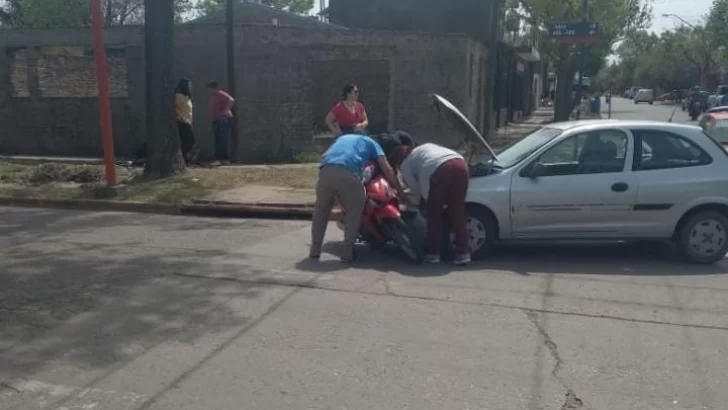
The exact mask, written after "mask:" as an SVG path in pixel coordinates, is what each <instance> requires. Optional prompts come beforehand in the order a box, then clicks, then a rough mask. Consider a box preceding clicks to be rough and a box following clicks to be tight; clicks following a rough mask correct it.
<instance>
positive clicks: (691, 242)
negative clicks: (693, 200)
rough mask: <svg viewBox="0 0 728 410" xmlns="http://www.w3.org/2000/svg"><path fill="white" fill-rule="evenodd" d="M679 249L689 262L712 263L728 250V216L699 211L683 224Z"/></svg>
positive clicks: (678, 236)
mask: <svg viewBox="0 0 728 410" xmlns="http://www.w3.org/2000/svg"><path fill="white" fill-rule="evenodd" d="M676 242H677V250H678V252H680V255H681V256H682V257H683V259H685V260H686V261H688V262H691V263H697V264H706V265H707V264H711V263H715V262H717V261H719V260H722V259H723V258H724V257H725V254H726V252H728V218H726V217H725V216H724V215H723V214H721V213H719V212H715V211H703V212H698V213H696V214H695V215H692V216H690V217H688V219H687V220H686V221H685V222H684V223H683V224H682V225H681V227H680V230H679V231H678V232H677V237H676Z"/></svg>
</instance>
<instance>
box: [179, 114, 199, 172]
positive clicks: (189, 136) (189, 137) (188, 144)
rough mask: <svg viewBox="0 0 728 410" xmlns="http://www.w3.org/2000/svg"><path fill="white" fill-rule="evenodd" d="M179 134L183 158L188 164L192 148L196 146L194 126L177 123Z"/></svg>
mask: <svg viewBox="0 0 728 410" xmlns="http://www.w3.org/2000/svg"><path fill="white" fill-rule="evenodd" d="M177 133H178V134H179V141H180V147H181V148H182V157H183V158H184V159H185V162H186V161H188V160H189V159H190V154H191V153H192V148H194V146H195V132H194V131H193V130H192V124H188V123H186V122H182V121H177Z"/></svg>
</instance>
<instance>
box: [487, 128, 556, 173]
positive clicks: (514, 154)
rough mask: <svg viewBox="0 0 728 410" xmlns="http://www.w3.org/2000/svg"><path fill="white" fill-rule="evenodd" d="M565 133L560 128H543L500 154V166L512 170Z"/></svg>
mask: <svg viewBox="0 0 728 410" xmlns="http://www.w3.org/2000/svg"><path fill="white" fill-rule="evenodd" d="M562 132H563V131H562V130H560V129H558V128H548V127H544V128H541V129H539V130H537V131H535V132H533V133H532V134H530V135H528V136H527V137H526V138H523V139H522V140H520V141H518V142H515V143H513V144H511V145H509V146H507V147H506V148H505V149H503V151H501V152H500V153H499V154H498V162H497V164H498V166H500V167H503V168H510V167H512V166H514V165H516V164H518V163H519V162H521V161H523V160H524V159H525V158H526V157H528V156H530V155H531V154H533V153H534V152H536V151H537V150H538V149H539V148H541V147H543V146H544V145H545V144H548V143H549V141H551V140H553V139H554V138H556V137H558V136H559V135H561V133H562Z"/></svg>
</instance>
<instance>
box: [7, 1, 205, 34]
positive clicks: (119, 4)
mask: <svg viewBox="0 0 728 410" xmlns="http://www.w3.org/2000/svg"><path fill="white" fill-rule="evenodd" d="M0 1H1V0H0ZM192 6H193V0H175V2H174V7H175V16H176V19H177V20H181V19H182V18H183V17H184V16H185V15H186V14H187V13H188V12H189V11H191V10H192V8H193V7H192ZM102 9H103V12H104V24H105V25H106V26H119V25H125V24H142V23H143V22H144V0H102ZM0 23H1V24H2V25H3V26H8V27H30V28H54V27H86V26H88V25H89V24H90V13H89V8H88V0H6V1H5V4H3V3H0Z"/></svg>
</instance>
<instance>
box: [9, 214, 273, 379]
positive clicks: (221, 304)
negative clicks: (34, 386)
mask: <svg viewBox="0 0 728 410" xmlns="http://www.w3.org/2000/svg"><path fill="white" fill-rule="evenodd" d="M147 218H149V217H140V218H139V223H140V224H143V223H145V222H144V221H145V220H147V221H148V219H147ZM128 223H129V216H125V217H122V216H115V215H110V214H84V215H79V214H72V213H59V212H55V211H48V212H43V211H38V210H33V211H32V212H28V213H27V214H24V213H22V212H18V213H17V215H16V217H14V218H13V220H12V221H11V222H2V223H0V241H1V242H0V245H2V246H3V251H2V255H3V257H2V258H1V259H0V382H1V383H6V382H8V379H12V378H18V377H22V378H24V379H32V378H33V375H34V374H36V373H38V372H40V371H41V370H42V369H43V368H45V367H47V366H48V365H49V364H52V363H56V362H59V361H60V362H65V363H74V364H75V365H78V366H80V367H81V368H89V369H95V370H98V373H97V374H100V376H99V377H98V378H97V379H96V380H94V382H93V383H97V382H99V381H100V380H102V379H104V378H106V377H109V376H111V375H112V374H114V373H115V372H117V371H118V370H120V369H121V368H122V367H123V366H124V365H125V364H127V363H129V362H130V361H132V360H134V359H135V358H137V357H140V356H141V355H142V354H144V353H145V352H147V351H149V350H150V349H152V348H154V347H155V346H157V345H160V344H161V343H163V342H169V341H173V342H175V343H178V344H181V345H190V346H192V345H195V343H196V341H198V339H200V338H201V337H205V336H209V335H211V334H218V333H221V332H226V331H230V330H232V329H235V330H236V331H239V332H237V333H236V337H239V336H240V335H241V334H242V333H241V332H244V331H246V330H247V329H249V328H250V326H252V325H253V324H255V323H257V321H259V320H260V319H261V317H262V315H267V314H269V313H271V312H270V311H265V309H259V310H260V312H259V313H254V312H255V311H253V310H251V311H250V312H244V313H241V310H240V309H237V310H233V309H231V308H230V307H229V305H228V302H230V301H232V300H239V299H241V298H242V299H244V300H252V299H259V300H261V299H263V301H259V304H261V305H264V307H265V306H270V309H275V308H277V307H278V306H279V304H280V303H283V301H284V300H286V299H287V296H286V295H285V294H283V295H281V294H279V293H275V294H270V293H269V292H270V290H271V287H270V285H267V284H265V283H260V284H257V283H255V281H254V278H256V277H260V276H263V275H265V274H268V273H269V271H268V270H267V269H261V268H256V267H253V266H252V264H249V263H246V261H245V259H244V256H241V257H240V258H241V259H242V260H236V263H235V266H234V269H235V271H236V272H245V274H246V276H247V277H248V278H252V279H253V280H250V281H246V282H244V283H234V284H233V283H231V281H228V280H222V279H221V280H216V278H214V277H213V278H206V279H208V280H201V278H198V277H196V276H195V275H196V274H201V273H209V272H211V271H213V272H214V271H215V270H221V271H222V270H225V269H233V268H226V267H225V266H224V265H223V264H220V265H218V266H216V265H215V264H214V263H211V261H213V262H214V258H215V256H216V252H210V251H204V250H203V251H200V254H201V255H200V254H198V255H197V256H203V257H202V258H200V257H197V258H191V257H190V256H194V255H195V253H196V251H195V250H189V249H174V248H171V249H170V248H155V247H151V246H142V245H139V246H137V247H134V246H127V245H125V246H110V245H105V244H83V243H73V244H68V243H64V242H62V241H56V242H54V241H50V240H48V239H47V238H52V237H53V236H54V235H59V234H60V235H69V234H78V233H83V232H87V231H88V232H91V231H93V230H97V229H100V228H103V227H114V226H119V227H120V226H123V225H122V224H128ZM251 223H255V222H254V221H251ZM213 225H214V222H211V221H210V220H206V219H193V218H190V219H187V220H186V221H185V222H184V223H183V224H182V226H181V228H182V229H183V230H184V229H187V230H191V231H194V230H202V229H207V230H210V229H211V228H212V229H215V226H213ZM155 228H159V229H164V228H163V226H162V225H160V226H155ZM219 228H220V229H223V228H228V229H229V223H228V224H225V223H224V222H222V221H221V222H220V226H219ZM179 229H180V225H175V226H174V230H179ZM236 303H237V302H236ZM208 359H209V358H206V359H205V360H208ZM2 386H5V387H7V385H0V390H2V389H3V387H2Z"/></svg>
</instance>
